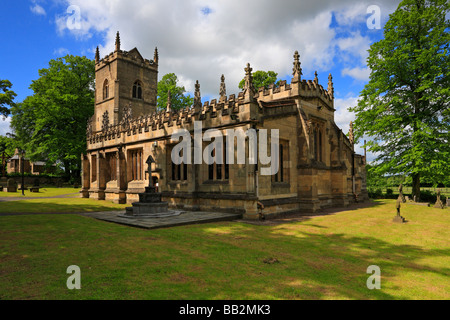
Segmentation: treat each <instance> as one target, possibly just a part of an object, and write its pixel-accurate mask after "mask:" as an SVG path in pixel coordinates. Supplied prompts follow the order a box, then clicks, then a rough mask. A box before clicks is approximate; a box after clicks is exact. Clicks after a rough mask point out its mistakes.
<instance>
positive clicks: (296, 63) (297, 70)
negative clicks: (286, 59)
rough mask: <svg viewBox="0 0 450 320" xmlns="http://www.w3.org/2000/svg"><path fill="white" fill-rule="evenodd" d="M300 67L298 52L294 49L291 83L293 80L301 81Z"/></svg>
mask: <svg viewBox="0 0 450 320" xmlns="http://www.w3.org/2000/svg"><path fill="white" fill-rule="evenodd" d="M302 74H303V73H302V68H301V63H300V55H299V54H298V51H295V53H294V68H292V75H293V78H292V81H291V82H293V83H295V82H300V81H301V76H302Z"/></svg>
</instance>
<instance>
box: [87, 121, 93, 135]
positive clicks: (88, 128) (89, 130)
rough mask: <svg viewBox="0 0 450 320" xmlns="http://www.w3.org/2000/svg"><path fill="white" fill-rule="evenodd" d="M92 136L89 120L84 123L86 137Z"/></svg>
mask: <svg viewBox="0 0 450 320" xmlns="http://www.w3.org/2000/svg"><path fill="white" fill-rule="evenodd" d="M91 135H92V120H91V119H90V118H89V119H88V120H87V123H86V137H90V136H91Z"/></svg>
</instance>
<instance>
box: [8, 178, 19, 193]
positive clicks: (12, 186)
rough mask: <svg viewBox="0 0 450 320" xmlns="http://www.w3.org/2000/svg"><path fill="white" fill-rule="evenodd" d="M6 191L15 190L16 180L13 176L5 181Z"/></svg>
mask: <svg viewBox="0 0 450 320" xmlns="http://www.w3.org/2000/svg"><path fill="white" fill-rule="evenodd" d="M6 191H7V192H17V182H16V180H14V179H13V178H9V179H8V182H7V183H6Z"/></svg>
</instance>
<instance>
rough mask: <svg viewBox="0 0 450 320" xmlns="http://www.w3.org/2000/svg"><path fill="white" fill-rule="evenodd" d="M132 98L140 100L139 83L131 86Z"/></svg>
mask: <svg viewBox="0 0 450 320" xmlns="http://www.w3.org/2000/svg"><path fill="white" fill-rule="evenodd" d="M133 98H135V99H142V85H141V83H140V82H139V81H136V82H135V83H134V84H133Z"/></svg>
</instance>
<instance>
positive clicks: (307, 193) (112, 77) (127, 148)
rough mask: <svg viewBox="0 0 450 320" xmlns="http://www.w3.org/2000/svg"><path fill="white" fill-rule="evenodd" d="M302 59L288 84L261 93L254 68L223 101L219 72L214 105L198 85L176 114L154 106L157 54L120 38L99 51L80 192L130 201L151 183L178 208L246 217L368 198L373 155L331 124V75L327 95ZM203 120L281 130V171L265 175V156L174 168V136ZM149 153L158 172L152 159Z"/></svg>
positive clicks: (205, 124) (220, 126) (211, 124)
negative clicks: (307, 75) (128, 46)
mask: <svg viewBox="0 0 450 320" xmlns="http://www.w3.org/2000/svg"><path fill="white" fill-rule="evenodd" d="M299 58H300V56H299V54H298V52H295V54H294V61H293V76H292V79H291V83H290V84H289V83H287V82H286V81H281V83H280V85H279V86H274V85H272V86H270V87H269V88H254V86H253V81H252V68H251V67H250V65H249V64H247V67H246V68H245V69H244V71H245V87H244V89H243V91H242V92H240V93H239V94H237V95H235V94H231V95H226V89H225V79H224V76H222V79H221V83H220V92H219V95H218V98H217V99H213V100H211V101H206V102H204V103H203V104H202V102H201V95H200V84H199V83H198V81H197V83H196V85H195V93H194V104H193V106H191V107H190V108H186V109H182V110H172V109H171V102H170V99H168V100H169V101H168V103H167V108H166V109H165V110H157V108H156V97H157V81H158V62H159V57H158V52H157V49H155V53H154V56H153V60H148V59H145V58H144V57H142V55H141V54H140V53H139V51H138V50H137V49H136V48H134V49H132V50H131V51H123V50H121V48H120V38H119V33H117V37H116V45H115V50H114V52H112V53H110V54H109V55H107V56H106V57H104V58H103V59H100V55H99V51H98V48H97V51H96V55H95V81H96V91H95V111H94V115H93V116H92V118H91V119H90V120H89V121H88V124H87V150H86V153H85V154H83V155H82V169H83V173H82V190H81V196H82V197H85V198H94V199H98V200H111V201H114V202H116V203H133V202H136V201H139V197H138V194H139V193H141V192H143V191H144V188H145V187H146V186H148V185H149V183H153V185H156V186H157V188H158V191H159V192H161V193H162V197H163V200H164V201H168V202H169V205H170V207H172V208H179V209H183V210H191V211H225V212H233V213H241V214H242V215H243V217H244V218H248V219H257V218H259V217H261V215H263V216H264V217H268V218H270V217H271V216H276V215H278V214H282V213H290V212H298V213H313V212H318V211H320V210H321V209H323V208H327V207H334V206H346V205H348V204H350V203H352V202H355V201H363V200H365V199H367V198H368V197H367V191H366V173H365V163H366V159H365V157H364V156H362V155H358V154H356V153H355V152H354V141H353V132H352V127H351V128H350V132H349V135H348V136H347V135H346V134H344V133H343V132H342V130H341V129H339V128H338V126H337V125H336V123H335V122H334V113H335V111H336V110H335V109H334V92H333V91H334V90H333V82H332V77H331V74H330V76H329V78H328V86H327V89H325V88H323V87H322V85H320V84H319V81H318V78H317V73H316V76H315V79H314V80H304V79H302V69H301V63H300V61H299ZM218 80H219V79H218ZM218 82H219V81H218ZM218 87H219V83H218ZM199 121H201V124H202V130H203V131H205V130H208V129H217V130H220V132H222V134H223V136H224V137H225V136H226V134H227V129H242V130H243V131H244V132H245V131H246V130H248V129H254V130H257V131H258V130H260V129H268V131H270V129H278V130H279V148H278V152H279V154H278V156H279V157H278V159H279V169H278V171H277V172H276V174H273V175H262V174H261V169H262V168H263V167H265V166H267V165H266V164H263V163H260V160H258V162H257V163H256V164H254V163H250V161H247V162H246V163H245V164H242V163H241V164H237V163H236V162H235V164H231V163H223V164H218V163H214V164H207V163H201V164H198V163H197V164H187V163H181V164H174V163H172V158H171V156H170V155H171V150H172V148H173V147H174V146H175V144H176V142H175V141H174V140H173V138H172V134H173V133H174V132H176V131H177V130H180V129H186V130H187V131H189V132H190V133H191V134H193V132H194V122H196V123H198V122H199ZM269 140H270V138H269ZM248 141H249V140H248V137H247V138H246V139H245V144H246V148H245V153H246V157H247V159H248V156H249V146H248ZM203 144H204V145H203V147H205V146H206V145H207V144H209V143H207V142H203ZM268 149H269V150H270V148H268ZM192 152H194V151H192ZM150 155H151V156H152V157H153V159H154V160H155V163H153V164H152V167H151V170H150V175H151V176H149V172H148V169H147V165H146V163H145V161H146V159H147V158H148V156H150ZM150 179H151V181H149V180H150Z"/></svg>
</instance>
